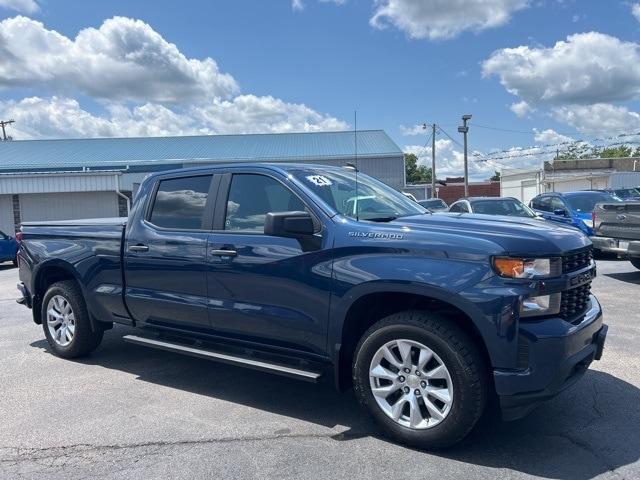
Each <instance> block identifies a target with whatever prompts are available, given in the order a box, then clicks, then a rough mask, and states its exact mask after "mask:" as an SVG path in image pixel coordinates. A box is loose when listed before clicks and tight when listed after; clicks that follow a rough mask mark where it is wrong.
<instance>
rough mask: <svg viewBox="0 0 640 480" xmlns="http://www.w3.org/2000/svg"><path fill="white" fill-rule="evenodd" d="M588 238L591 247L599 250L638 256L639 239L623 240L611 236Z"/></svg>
mask: <svg viewBox="0 0 640 480" xmlns="http://www.w3.org/2000/svg"><path fill="white" fill-rule="evenodd" d="M589 239H590V240H591V242H592V243H593V248H595V249H596V250H600V251H601V252H608V253H616V254H618V255H625V256H629V257H640V240H625V239H621V238H611V237H589Z"/></svg>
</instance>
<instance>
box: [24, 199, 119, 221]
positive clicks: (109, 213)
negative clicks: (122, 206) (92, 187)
mask: <svg viewBox="0 0 640 480" xmlns="http://www.w3.org/2000/svg"><path fill="white" fill-rule="evenodd" d="M117 216H118V197H117V196H116V194H115V192H73V193H34V194H25V195H20V217H21V219H22V221H23V222H30V221H37V220H77V219H81V218H100V217H117Z"/></svg>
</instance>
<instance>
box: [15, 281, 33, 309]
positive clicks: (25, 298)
mask: <svg viewBox="0 0 640 480" xmlns="http://www.w3.org/2000/svg"><path fill="white" fill-rule="evenodd" d="M16 288H17V289H18V291H19V292H20V297H19V298H18V299H16V302H18V303H19V304H20V305H24V306H26V307H29V308H31V307H32V302H31V293H29V289H28V288H27V287H26V286H25V284H24V283H23V282H18V284H17V285H16Z"/></svg>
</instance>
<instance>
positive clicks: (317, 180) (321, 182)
mask: <svg viewBox="0 0 640 480" xmlns="http://www.w3.org/2000/svg"><path fill="white" fill-rule="evenodd" d="M306 178H307V180H309V181H310V182H311V183H313V184H314V185H315V186H317V187H329V186H331V185H333V183H331V180H329V179H328V178H327V177H325V176H324V175H309V176H307V177H306Z"/></svg>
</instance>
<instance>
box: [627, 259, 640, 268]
mask: <svg viewBox="0 0 640 480" xmlns="http://www.w3.org/2000/svg"><path fill="white" fill-rule="evenodd" d="M629 261H630V262H631V265H633V266H634V267H636V268H637V269H638V270H640V257H631V258H630V259H629Z"/></svg>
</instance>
